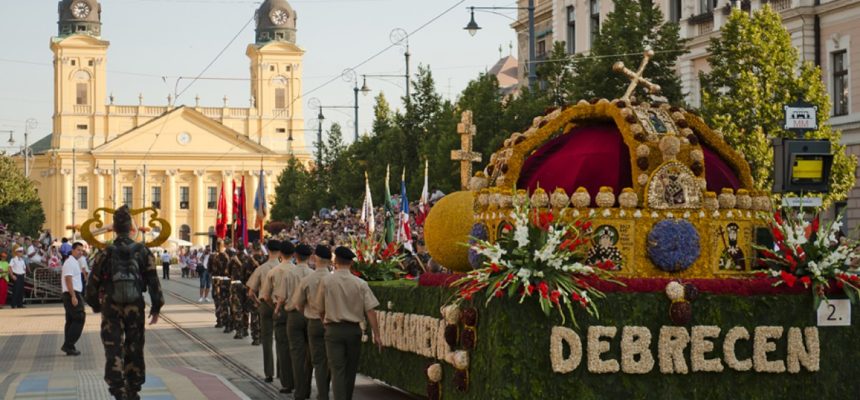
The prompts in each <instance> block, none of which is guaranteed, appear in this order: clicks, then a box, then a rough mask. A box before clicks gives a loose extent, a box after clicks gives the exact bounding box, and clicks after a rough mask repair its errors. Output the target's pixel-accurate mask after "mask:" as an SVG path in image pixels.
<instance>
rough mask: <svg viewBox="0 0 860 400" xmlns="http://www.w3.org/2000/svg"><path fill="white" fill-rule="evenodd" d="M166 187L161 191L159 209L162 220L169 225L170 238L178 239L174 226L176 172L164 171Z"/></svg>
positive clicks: (177, 230) (171, 170) (173, 170)
mask: <svg viewBox="0 0 860 400" xmlns="http://www.w3.org/2000/svg"><path fill="white" fill-rule="evenodd" d="M164 177H165V184H166V186H165V187H164V188H163V189H162V191H163V193H162V195H161V197H162V198H161V209H162V210H164V219H166V220H167V222H169V223H170V227H171V229H173V232H172V233H171V235H170V236H171V237H177V238H178V237H179V227H178V226H176V206H177V204H178V203H177V201H176V196H177V192H178V191H179V189H177V188H176V170H175V169H170V170H167V171H164Z"/></svg>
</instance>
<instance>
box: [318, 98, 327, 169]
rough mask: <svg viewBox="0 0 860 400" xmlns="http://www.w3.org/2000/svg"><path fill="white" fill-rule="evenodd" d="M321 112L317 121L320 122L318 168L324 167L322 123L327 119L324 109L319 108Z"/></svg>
mask: <svg viewBox="0 0 860 400" xmlns="http://www.w3.org/2000/svg"><path fill="white" fill-rule="evenodd" d="M319 109H320V110H319V111H320V112H319V114H318V115H317V121H319V128H318V129H317V168H321V167H322V123H323V120H324V119H325V116H324V115H323V112H322V107H320V108H319Z"/></svg>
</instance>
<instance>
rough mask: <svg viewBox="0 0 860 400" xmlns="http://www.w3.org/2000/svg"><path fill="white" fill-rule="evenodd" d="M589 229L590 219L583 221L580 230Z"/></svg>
mask: <svg viewBox="0 0 860 400" xmlns="http://www.w3.org/2000/svg"><path fill="white" fill-rule="evenodd" d="M589 229H591V221H585V223H584V224H582V230H585V231H587V230H589Z"/></svg>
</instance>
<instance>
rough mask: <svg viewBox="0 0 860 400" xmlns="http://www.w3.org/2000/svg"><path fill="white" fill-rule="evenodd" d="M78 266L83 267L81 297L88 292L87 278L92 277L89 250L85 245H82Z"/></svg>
mask: <svg viewBox="0 0 860 400" xmlns="http://www.w3.org/2000/svg"><path fill="white" fill-rule="evenodd" d="M78 264H80V266H81V283H82V285H81V289H82V290H81V295H82V296H83V294H84V293H86V292H87V277H89V276H90V265H89V262H87V250H86V247H85V246H84V244H83V243H81V255H80V256H79V257H78Z"/></svg>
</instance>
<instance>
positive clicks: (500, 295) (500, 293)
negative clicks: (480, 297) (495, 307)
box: [493, 290, 505, 297]
mask: <svg viewBox="0 0 860 400" xmlns="http://www.w3.org/2000/svg"><path fill="white" fill-rule="evenodd" d="M493 295H494V296H496V297H502V296H504V295H505V294H504V293H503V292H502V291H501V290H496V293H494V294H493Z"/></svg>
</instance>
